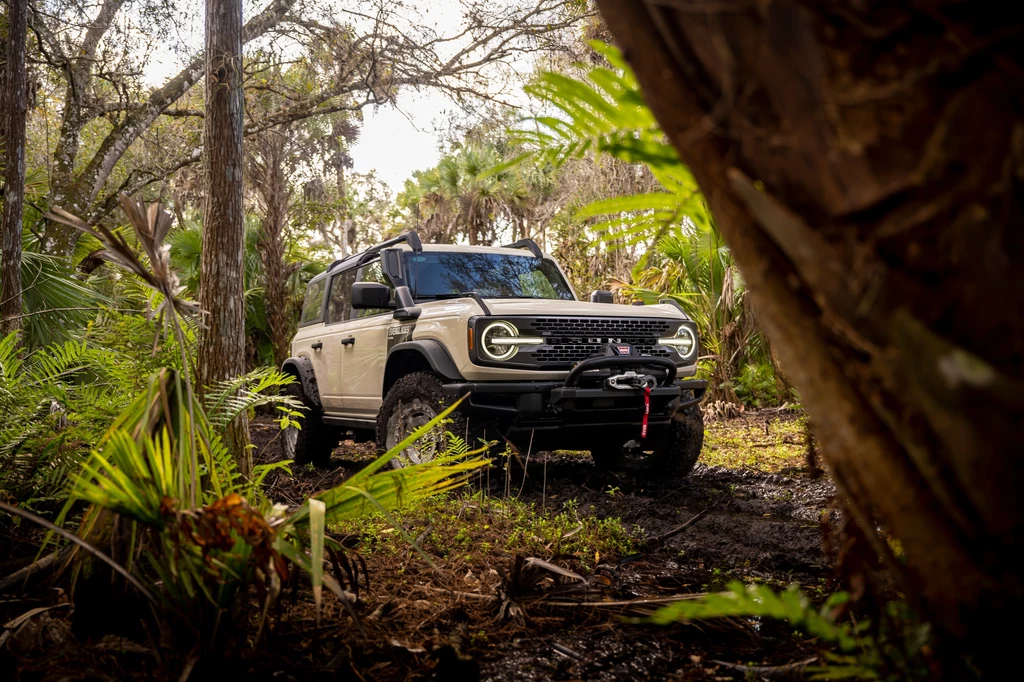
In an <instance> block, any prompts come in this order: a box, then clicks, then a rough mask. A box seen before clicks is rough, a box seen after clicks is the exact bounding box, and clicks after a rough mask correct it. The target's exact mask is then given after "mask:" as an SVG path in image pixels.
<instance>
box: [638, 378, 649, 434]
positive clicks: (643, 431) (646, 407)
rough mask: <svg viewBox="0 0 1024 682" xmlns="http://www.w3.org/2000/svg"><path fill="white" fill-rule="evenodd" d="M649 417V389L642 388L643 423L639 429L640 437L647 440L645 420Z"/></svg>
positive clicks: (646, 387)
mask: <svg viewBox="0 0 1024 682" xmlns="http://www.w3.org/2000/svg"><path fill="white" fill-rule="evenodd" d="M650 415H651V387H650V386H644V421H643V425H642V426H641V427H640V437H641V438H647V418H648V417H649V416H650Z"/></svg>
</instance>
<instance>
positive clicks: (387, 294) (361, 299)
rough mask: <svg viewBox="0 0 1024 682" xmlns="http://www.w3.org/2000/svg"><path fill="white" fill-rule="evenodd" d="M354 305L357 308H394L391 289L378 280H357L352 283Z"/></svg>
mask: <svg viewBox="0 0 1024 682" xmlns="http://www.w3.org/2000/svg"><path fill="white" fill-rule="evenodd" d="M352 307H353V308H355V309H356V310H367V309H379V308H393V307H394V306H393V305H392V303H391V289H389V288H388V287H386V286H385V285H383V284H379V283H377V282H356V283H355V284H353V285H352Z"/></svg>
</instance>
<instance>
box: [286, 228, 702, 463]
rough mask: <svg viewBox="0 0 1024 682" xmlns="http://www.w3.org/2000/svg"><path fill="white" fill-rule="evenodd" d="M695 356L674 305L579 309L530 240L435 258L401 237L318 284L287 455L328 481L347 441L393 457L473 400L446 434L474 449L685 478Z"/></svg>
mask: <svg viewBox="0 0 1024 682" xmlns="http://www.w3.org/2000/svg"><path fill="white" fill-rule="evenodd" d="M698 346H699V341H698V338H697V328H696V325H695V324H694V323H693V322H692V321H691V320H690V319H689V318H688V317H687V316H686V314H685V313H684V312H683V310H682V309H681V308H680V307H679V306H678V305H677V304H676V303H674V302H673V301H671V300H668V301H662V302H661V303H660V304H658V305H640V304H634V305H620V304H615V303H613V302H612V295H611V293H610V292H602V291H597V292H594V293H593V294H592V295H591V297H590V301H581V300H579V299H577V298H576V295H575V294H574V293H573V290H572V288H571V287H570V286H569V283H568V282H567V280H566V277H565V275H564V273H563V272H562V270H561V268H560V267H559V266H558V264H557V263H556V262H555V261H554V260H553V259H552V258H551V257H550V256H548V255H546V254H544V253H543V252H542V251H541V249H540V248H539V247H538V245H537V244H536V243H535V242H534V241H533V240H530V239H524V240H521V241H518V242H516V243H514V244H510V245H508V246H502V247H482V246H458V245H448V244H446V245H430V244H423V243H421V241H420V239H419V237H418V236H417V235H416V234H415V233H413V232H408V233H405V234H403V235H401V236H400V237H396V238H394V239H391V240H388V241H385V242H384V243H382V244H378V245H377V246H374V247H372V248H370V249H368V250H366V251H364V252H362V253H360V254H357V255H354V256H351V257H349V258H345V259H344V260H340V261H336V262H334V263H333V264H332V265H331V267H330V268H328V270H327V271H326V272H325V273H323V274H321V275H318V276H317V277H315V278H313V279H312V280H311V281H310V283H309V286H308V287H307V290H306V294H305V299H304V303H303V306H302V312H301V317H300V321H299V329H298V332H297V333H296V335H295V338H294V339H293V341H292V345H291V357H290V358H289V359H288V360H287V361H286V362H285V363H284V366H283V370H284V371H286V372H289V373H291V374H293V375H294V376H295V377H296V378H297V379H298V381H297V382H296V384H294V393H295V394H296V396H297V397H298V398H299V399H300V400H301V401H302V403H303V404H304V406H305V408H306V413H305V415H304V416H305V419H304V420H303V423H302V426H301V428H299V429H296V428H294V427H293V428H289V429H287V430H286V432H285V434H284V436H283V438H282V441H283V450H284V453H283V454H284V455H285V456H286V457H287V458H290V459H294V460H295V461H296V462H298V463H312V464H315V465H324V464H326V463H327V462H328V461H329V459H330V456H331V451H332V450H333V449H334V448H335V446H337V444H338V442H339V440H340V439H341V437H342V436H343V434H345V433H347V432H351V434H352V437H354V438H355V439H357V440H371V439H373V440H376V443H377V446H378V447H379V448H380V449H381V450H382V451H385V450H388V449H391V448H392V447H394V446H395V445H397V444H399V443H400V442H401V441H402V440H404V439H405V437H406V436H408V435H409V434H411V433H412V432H413V431H414V430H415V429H417V428H418V427H420V426H422V425H423V424H426V423H427V422H428V421H430V420H431V419H433V418H434V417H435V416H436V415H438V414H439V413H440V412H442V411H443V410H444V409H445V407H446V406H448V405H450V404H451V403H452V402H453V401H455V400H456V399H458V398H459V397H461V396H467V397H466V399H465V400H464V401H463V403H462V405H460V407H459V408H458V410H457V411H456V412H454V413H453V415H452V418H451V419H452V421H450V422H449V423H448V424H447V425H446V427H445V429H446V430H447V431H448V432H450V433H453V434H456V435H458V436H460V437H462V438H464V439H466V441H467V442H468V443H469V444H470V445H474V444H475V443H476V441H477V439H479V438H481V437H483V438H486V439H487V440H498V441H501V440H502V439H503V438H504V439H507V440H508V441H510V442H511V443H513V444H514V445H515V446H516V447H518V448H520V449H521V450H522V451H523V452H526V451H527V448H531V449H532V450H533V451H534V452H536V451H538V450H552V449H569V450H589V451H590V452H591V454H592V456H593V459H594V462H595V463H597V464H598V465H599V466H602V467H607V468H614V469H619V470H625V471H630V472H633V473H636V474H646V475H657V476H664V475H676V476H679V475H685V474H687V473H689V472H690V470H691V469H692V468H693V466H694V464H695V463H696V461H697V457H698V455H699V454H700V450H701V445H702V443H703V440H704V422H703V418H702V416H701V412H700V409H699V405H698V403H699V402H700V400H701V399H702V398H703V395H704V392H705V382H703V381H700V380H696V379H694V378H693V376H694V374H695V372H696V366H697V353H698ZM442 441H443V436H442V435H440V434H432V435H430V436H427V437H425V438H422V439H420V440H419V441H418V442H417V443H416V444H414V445H412V446H410V447H409V448H407V449H406V450H404V451H403V452H402V453H401V454H400V455H399V456H398V457H396V458H395V459H394V460H392V466H396V467H398V466H404V465H405V464H407V463H419V462H424V461H427V460H429V459H431V458H432V457H433V456H434V454H435V453H438V452H441V451H443V442H442Z"/></svg>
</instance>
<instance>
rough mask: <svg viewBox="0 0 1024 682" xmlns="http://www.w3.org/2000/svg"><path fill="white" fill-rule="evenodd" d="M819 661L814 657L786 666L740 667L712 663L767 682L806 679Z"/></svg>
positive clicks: (719, 662) (721, 662)
mask: <svg viewBox="0 0 1024 682" xmlns="http://www.w3.org/2000/svg"><path fill="white" fill-rule="evenodd" d="M817 660H818V657H817V656H814V657H813V658H808V659H806V660H803V661H796V662H793V663H786V664H785V665H740V664H739V663H727V662H725V661H712V663H715V664H716V665H720V666H722V667H724V668H729V669H730V670H735V671H737V672H741V673H744V674H745V675H748V676H749V675H755V676H757V677H759V678H761V679H765V680H792V679H798V680H799V679H803V678H804V677H806V670H807V666H809V665H811V664H812V663H815V662H816V661H817Z"/></svg>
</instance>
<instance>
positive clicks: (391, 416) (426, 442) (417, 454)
mask: <svg viewBox="0 0 1024 682" xmlns="http://www.w3.org/2000/svg"><path fill="white" fill-rule="evenodd" d="M452 402H453V400H452V399H451V398H450V397H449V396H448V395H446V394H445V392H444V390H443V389H442V384H441V380H440V379H439V378H437V377H436V376H435V375H433V374H430V373H428V372H415V373H413V374H407V375H406V376H404V377H402V378H401V379H399V380H398V381H396V382H395V385H394V386H392V387H391V390H389V391H388V394H387V396H385V397H384V403H383V404H382V405H381V408H380V413H379V414H378V416H377V447H378V448H379V449H380V450H381V451H385V452H386V451H388V450H391V449H392V448H394V447H396V446H397V445H399V444H400V443H401V442H402V441H403V440H405V439H406V438H408V437H409V436H410V435H412V434H413V432H415V431H416V429H418V428H420V427H421V426H424V425H425V424H428V423H429V422H430V420H432V419H434V418H435V417H436V416H437V415H439V414H441V413H442V412H444V411H445V409H447V408H448V406H449V405H451V404H452ZM448 420H449V421H448V423H446V424H445V425H444V426H442V427H440V428H435V429H433V430H432V431H430V432H428V433H426V434H424V435H423V437H422V438H420V439H419V440H418V441H416V442H415V443H413V444H412V445H410V446H409V447H407V448H405V449H404V450H402V451H401V452H400V453H398V456H396V457H394V458H393V459H392V460H391V467H392V468H395V469H398V468H401V467H405V466H410V465H412V464H422V463H423V462H429V461H430V460H432V459H434V458H435V457H437V456H438V455H441V454H442V453H444V451H445V447H446V442H447V440H446V432H451V433H453V434H456V435H458V436H459V437H460V438H466V418H465V415H463V414H462V413H461V412H460V411H458V410H456V411H455V412H453V413H452V414H450V415H449V416H448ZM469 445H470V446H472V445H473V444H472V443H469Z"/></svg>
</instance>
